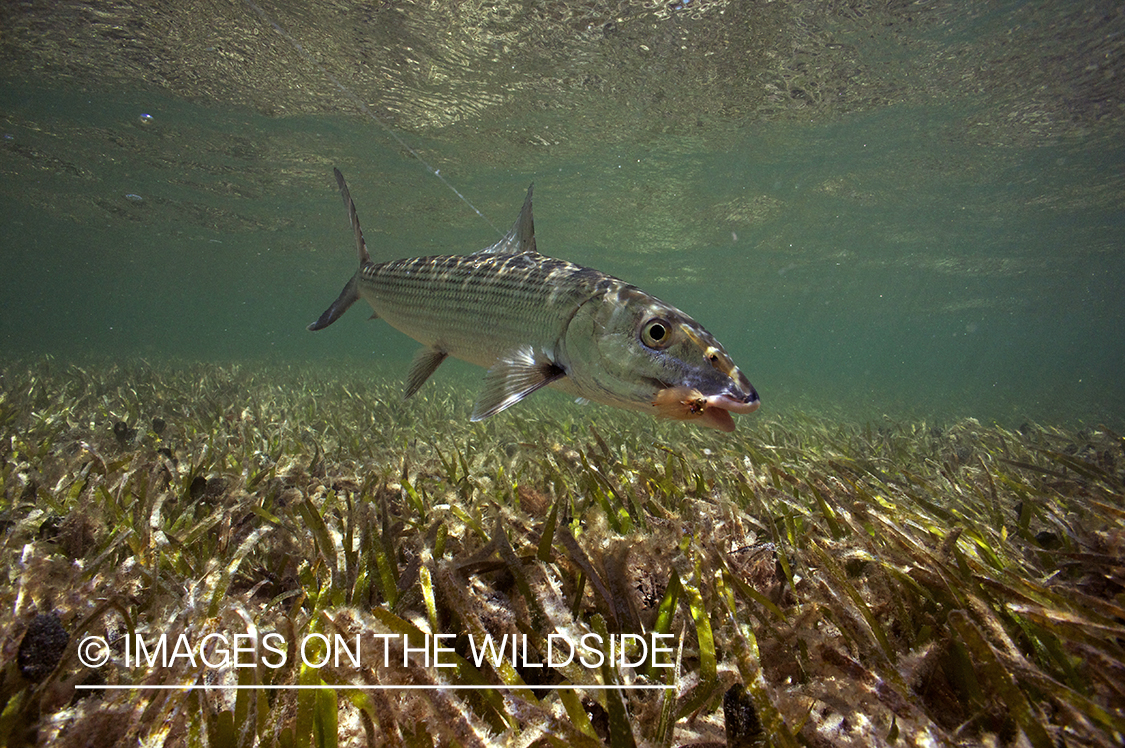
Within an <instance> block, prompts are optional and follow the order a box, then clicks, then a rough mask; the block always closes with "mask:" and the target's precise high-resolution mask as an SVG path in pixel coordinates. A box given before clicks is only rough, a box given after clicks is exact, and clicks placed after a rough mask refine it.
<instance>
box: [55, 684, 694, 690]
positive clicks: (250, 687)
mask: <svg viewBox="0 0 1125 748" xmlns="http://www.w3.org/2000/svg"><path fill="white" fill-rule="evenodd" d="M316 688H328V689H331V690H333V691H446V690H450V691H534V690H540V691H544V690H548V689H555V690H564V689H565V690H569V691H609V690H614V689H620V690H622V691H667V690H670V689H674V688H675V686H636V685H634V686H604V685H593V686H582V685H575V684H573V683H568V684H565V685H558V686H465V685H456V686H440V685H439V686H425V685H402V686H382V685H379V686H368V685H362V686H358V685H357V686H349V685H331V684H327V683H326V684H324V685H321V686H309V685H304V686H302V685H292V686H272V685H259V686H254V685H233V686H222V685H202V686H200V685H190V686H175V685H167V684H162V685H151V686H145V685H135V686H121V685H113V686H109V685H107V686H95V685H86V684H80V685H76V686H75V689H78V690H83V691H97V690H103V691H227V690H230V691H241V690H260V691H301V690H305V689H316Z"/></svg>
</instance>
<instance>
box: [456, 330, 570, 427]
mask: <svg viewBox="0 0 1125 748" xmlns="http://www.w3.org/2000/svg"><path fill="white" fill-rule="evenodd" d="M565 376H566V371H565V370H564V369H563V368H562V367H561V366H559V365H558V364H556V363H555V362H554V361H551V360H550V359H549V358H547V357H546V356H543V355H542V354H539V355H536V352H535V351H533V350H532V349H531V348H519V349H517V350H515V351H512V352H511V353H509V354H508V355H506V356H502V357H501V358H500V359H499V360H498V361H497V362H496V363H495V364H493V366H492V368H491V369H489V370H488V373H487V374H485V375H484V390H483V391H482V392H481V393H480V397H479V398H477V402H476V404H475V405H474V406H473V414H472V415H471V416H470V417H469V420H471V421H483V420H484V419H485V418H488V417H489V416H494V415H496V414H497V413H499V412H500V411H502V410H504V409H505V408H510V407H511V406H513V405H515V404H516V403H518V402H519V401H520V400H523V399H524V398H526V397H527V396H528V395H530V394H531V393H533V392H535V391H536V390H538V389H540V388H542V387H546V386H547V385H549V384H550V383H551V382H554V381H556V380H558V379H562V378H563V377H565Z"/></svg>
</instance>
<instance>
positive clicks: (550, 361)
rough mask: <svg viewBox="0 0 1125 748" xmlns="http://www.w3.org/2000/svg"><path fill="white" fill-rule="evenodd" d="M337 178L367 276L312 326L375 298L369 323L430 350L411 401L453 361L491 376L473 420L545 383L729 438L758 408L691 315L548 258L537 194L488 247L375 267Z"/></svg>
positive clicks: (421, 359) (420, 363) (415, 373)
mask: <svg viewBox="0 0 1125 748" xmlns="http://www.w3.org/2000/svg"><path fill="white" fill-rule="evenodd" d="M335 174H336V181H337V183H338V184H339V186H340V193H341V195H342V196H343V198H344V204H345V205H346V206H347V209H348V216H349V218H350V219H351V223H352V229H353V231H354V234H355V240H356V251H357V254H358V257H359V264H360V267H359V270H358V271H357V272H356V274H355V275H354V276H353V277H352V278H351V280H349V281H348V284H347V285H346V286H344V290H343V291H342V292H341V293H340V296H339V297H338V298H337V299H336V301H335V302H333V304H332V305H331V306H330V307H329V308H328V309H327V310H325V312H324V313H323V314H322V315H321V316H320V318H319V319H318V320H317V321H316V322H314V323H313V324H311V325H309V329H310V330H321V329H323V328H325V327H327V326H328V325H330V324H332V323H333V322H334V321H336V320H337V319H338V318H339V317H340V315H342V314H343V313H344V312H345V311H347V309H348V308H349V307H350V306H351V305H352V304H353V303H355V302H356V301H358V300H359V299H363V300H365V301H367V303H368V304H370V305H371V308H372V309H373V310H374V315H373V316H375V317H379V318H382V319H384V320H386V321H387V322H388V323H389V324H390V325H391V326H392V327H394V328H395V329H397V330H400V331H401V332H403V333H405V334H407V335H409V336H410V337H411V338H413V339H415V340H417V341H418V342H419V343H421V344H422V348H420V349H419V351H418V353H417V355H415V357H414V361H413V362H412V364H411V367H410V371H409V373H408V375H407V381H406V392H405V395H406V397H410V396H411V395H413V394H414V393H415V392H417V391H418V388H419V387H421V386H422V384H423V383H424V382H425V381H426V379H427V378H429V376H430V375H431V374H432V373H433V372H434V370H435V369H437V367H438V366H439V365H440V364H441V362H442V361H444V360H445V358H446V357H448V356H453V357H454V358H459V359H462V360H464V361H468V362H470V363H473V364H477V365H479V366H483V367H485V368H486V369H487V370H488V372H487V373H486V374H485V384H484V390H483V391H482V393H481V395H480V397H479V398H478V399H477V402H476V404H475V406H474V408H473V413H472V420H474V421H479V420H481V419H484V418H487V417H488V416H491V415H494V414H496V413H499V412H500V411H502V410H504V409H505V408H508V407H509V406H511V405H514V404H515V403H517V402H519V401H520V400H523V399H524V398H526V397H527V396H529V395H530V394H532V393H533V392H535V391H536V390H538V389H540V388H541V387H545V386H551V387H554V388H556V389H560V390H562V391H564V392H567V393H569V394H571V395H573V396H575V397H579V398H584V399H586V400H592V401H594V402H598V403H602V404H605V405H611V406H614V407H619V408H627V409H630V410H639V411H644V412H649V413H652V414H654V415H657V416H662V417H668V418H676V419H679V420H693V421H696V422H697V423H699V424H701V425H705V426H710V427H713V428H718V429H721V430H723V431H733V430H734V420H733V419H732V418H731V416H730V413H732V412H734V413H750V412H752V411H754V410H756V409H757V408H758V405H759V399H758V394H757V392H755V391H754V388H753V387H752V386H751V385H750V382H749V381H747V379H746V377H745V376H744V375H743V374H742V372H741V371H739V369H738V367H737V366H735V365H734V362H733V361H731V359H730V356H728V355H727V353H726V351H725V350H724V349H723V347H722V346H721V345H720V344H719V343H718V341H716V340H715V339H714V338H713V337H712V336H711V334H710V333H708V332H707V331H706V330H705V329H703V327H702V326H700V325H699V324H698V323H697V322H695V320H693V319H692V318H691V317H689V316H687V315H686V314H684V313H683V312H681V311H679V310H678V309H676V308H675V307H673V306H670V305H668V304H665V303H664V302H662V301H660V300H659V299H657V298H655V297H653V296H651V295H650V294H647V293H645V292H644V291H642V290H641V289H639V288H637V287H636V286H633V285H631V284H628V283H625V282H624V281H622V280H619V279H617V278H614V277H613V276H610V275H606V274H605V273H601V272H599V271H597V270H593V269H591V268H586V267H582V266H579V265H575V264H574V263H571V262H566V261H564V260H558V259H554V258H551V257H546V256H544V255H542V254H540V253H539V252H538V251H537V249H536V247H535V229H534V222H533V219H532V213H531V193H532V191H531V189H530V188H529V189H528V192H527V199H526V200H525V201H524V205H523V209H522V210H521V211H520V215H519V218H518V219H517V220H516V222H515V224H514V225H513V226H512V229H511V230H510V231H509V232H508V233H507V235H505V236H504V238H503V239H501V240H500V241H499V242H497V243H496V244H494V245H492V246H491V247H487V248H485V249H482V250H480V251H479V252H474V253H473V254H467V255H442V256H434V257H412V258H407V259H401V260H391V261H389V262H382V263H375V262H373V261H372V260H371V257H370V255H369V254H368V252H367V247H366V244H365V242H364V240H363V232H362V230H361V229H360V225H359V219H358V217H357V216H356V211H355V204H354V202H353V201H352V199H351V195H350V193H349V191H348V187H347V184H346V183H345V181H344V177H343V175H342V174H341V173H340V171H339V170H338V169H337V170H335Z"/></svg>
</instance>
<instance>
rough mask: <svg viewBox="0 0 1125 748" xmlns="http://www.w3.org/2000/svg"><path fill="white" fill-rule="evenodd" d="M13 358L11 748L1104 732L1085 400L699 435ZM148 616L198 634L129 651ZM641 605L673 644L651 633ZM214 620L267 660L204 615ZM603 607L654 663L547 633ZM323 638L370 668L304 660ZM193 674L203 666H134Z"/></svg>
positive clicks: (626, 647) (8, 600)
mask: <svg viewBox="0 0 1125 748" xmlns="http://www.w3.org/2000/svg"><path fill="white" fill-rule="evenodd" d="M0 381H2V384H3V389H2V390H0V428H2V429H3V433H2V434H0V502H2V503H0V532H2V533H3V542H2V545H0V552H2V553H3V563H2V570H0V601H2V602H3V608H2V611H0V621H2V625H0V631H2V632H3V633H2V634H0V647H2V648H3V649H2V651H3V652H4V657H5V667H4V675H3V684H2V686H0V743H2V744H4V745H32V744H41V745H61V746H69V745H80V744H86V743H87V742H88V741H94V742H96V743H97V744H99V745H107V746H110V745H125V744H130V745H133V744H136V743H137V742H138V741H141V742H144V743H145V744H146V745H189V746H203V745H223V746H226V745H254V744H258V745H277V746H290V745H307V744H310V743H312V744H315V745H434V744H438V745H461V746H468V745H482V746H483V745H520V746H528V745H538V746H547V745H588V746H596V745H610V746H627V745H640V746H645V745H654V746H656V745H658V746H669V745H683V744H689V743H693V742H694V743H699V742H704V743H710V744H715V745H719V744H723V742H724V740H727V741H733V742H731V744H736V745H757V744H763V745H764V744H770V745H798V744H804V745H816V746H821V745H833V746H846V745H855V746H860V745H882V744H899V743H901V744H904V745H910V744H920V743H928V744H934V745H946V746H953V745H957V746H962V745H1000V744H1020V743H1021V741H1026V742H1027V743H1028V744H1031V745H1048V744H1050V745H1059V744H1065V745H1068V746H1113V745H1119V744H1120V742H1121V740H1122V736H1125V717H1122V714H1123V713H1125V667H1123V666H1122V664H1121V663H1122V662H1125V626H1123V625H1122V621H1125V552H1123V549H1125V502H1123V501H1122V498H1123V485H1125V483H1123V478H1125V471H1123V466H1125V451H1123V450H1125V442H1123V440H1122V438H1121V436H1119V435H1117V434H1114V433H1112V432H1110V431H1109V430H1107V429H1104V428H1096V429H1092V428H1087V429H1083V430H1079V431H1073V430H1066V429H1062V428H1055V427H1047V426H1036V425H1030V424H1025V425H1024V426H1022V427H1021V428H1020V429H1018V430H1015V431H1012V430H1008V429H1004V428H1001V427H999V426H995V425H993V426H986V425H983V424H980V423H977V422H976V421H973V420H972V419H967V420H963V421H959V422H956V423H952V424H949V425H945V426H941V427H939V426H937V425H933V424H924V423H894V422H890V421H884V422H881V423H878V424H848V423H838V422H829V421H824V420H818V419H815V418H810V417H805V416H800V417H784V418H781V417H778V418H761V419H757V420H755V421H753V422H752V423H748V424H747V428H745V429H744V430H743V431H742V432H741V433H740V434H735V435H720V434H714V433H709V432H703V431H698V430H693V429H690V428H685V427H684V425H683V424H677V423H662V422H657V421H653V420H649V419H645V418H643V417H640V416H633V415H631V414H627V413H625V414H623V413H617V412H608V411H603V410H600V409H588V410H582V411H579V410H576V409H574V408H568V409H567V410H558V411H556V410H555V408H554V406H553V405H552V404H551V403H550V402H541V403H534V402H533V403H525V404H523V405H521V407H520V409H518V410H517V411H515V412H512V413H510V414H503V415H502V416H500V417H498V418H495V419H491V420H490V421H487V422H484V423H477V424H474V423H471V422H469V421H468V405H467V400H466V398H463V397H460V396H459V393H456V392H454V391H451V390H449V389H446V390H443V389H441V388H440V387H439V386H435V387H434V388H433V389H432V390H431V392H430V396H429V397H418V398H415V399H414V400H411V401H409V402H407V403H403V402H402V401H401V399H400V396H399V385H398V382H397V380H394V379H388V380H378V379H375V380H372V379H371V377H370V374H369V372H366V371H358V370H357V371H343V372H335V373H333V374H332V375H331V376H329V375H325V374H324V373H323V372H319V371H315V370H301V369H297V368H293V367H286V368H283V367H274V368H262V367H253V368H250V367H239V366H233V365H231V366H222V367H216V366H204V365H184V366H172V365H165V366H154V365H150V364H146V363H140V362H138V363H135V364H127V365H119V364H107V365H91V366H85V367H81V368H80V367H77V366H73V365H61V364H59V363H57V362H56V361H54V360H50V359H48V360H45V361H40V362H37V363H33V364H30V365H29V364H18V363H11V364H8V365H7V366H6V367H5V368H4V369H3V371H2V372H0ZM591 414H593V415H591ZM592 417H597V418H599V419H604V418H613V419H615V421H614V424H615V426H614V428H612V429H611V428H608V427H606V425H605V422H604V421H600V422H599V426H598V427H597V428H596V429H595V428H594V427H593V426H592V425H590V424H589V423H588V421H587V419H590V418H592ZM117 424H125V425H124V426H117V427H116V428H115V425H117ZM43 616H53V618H51V619H50V620H53V621H55V622H56V623H57V624H58V626H60V627H61V628H60V629H59V631H61V632H64V633H65V634H66V635H67V636H68V639H67V640H64V639H63V638H62V637H61V636H58V635H57V633H58V632H56V635H54V636H53V637H52V638H51V641H58V642H64V641H65V642H66V643H65V645H64V648H63V649H62V650H61V656H60V658H59V659H58V660H57V665H51V666H48V665H46V664H44V665H43V666H42V667H41V668H40V669H39V670H34V672H36V673H37V674H38V675H37V676H36V678H38V680H34V679H29V677H28V676H27V672H32V670H27V669H25V672H23V673H21V672H20V668H19V667H17V666H16V664H15V663H16V660H17V651H18V650H20V649H21V647H20V643H21V642H22V641H31V640H34V637H35V634H34V632H35V631H38V630H39V629H42V628H43V627H44V626H45V624H43V623H36V621H44V620H48V619H45V618H43ZM51 630H52V631H55V629H54V628H53V627H52V628H51ZM29 632H30V633H29ZM162 634H163V635H167V636H169V637H171V638H170V639H169V646H173V645H174V643H175V642H177V641H179V639H180V638H181V637H182V638H183V639H184V640H185V641H187V642H189V643H190V642H201V641H202V640H203V638H204V637H206V636H209V635H210V636H212V638H211V639H210V641H211V642H212V645H209V648H205V649H204V650H202V651H190V652H189V651H184V652H181V653H180V654H181V656H179V657H174V658H172V659H171V660H170V661H169V662H167V663H159V662H154V663H153V664H152V665H150V664H148V663H147V662H144V661H141V662H139V663H138V661H137V660H136V657H133V658H132V659H131V660H130V659H127V657H126V655H127V650H126V649H125V645H126V643H127V642H128V643H129V644H130V646H132V647H134V649H135V645H136V643H137V642H138V637H139V641H140V642H142V643H144V644H145V645H146V646H155V642H157V641H158V639H159V637H160V636H161V635H162ZM653 634H660V635H666V636H669V637H671V641H674V644H673V645H671V646H670V647H669V648H668V649H667V650H664V651H662V652H661V653H660V654H659V656H651V657H647V658H645V657H641V655H640V649H639V644H638V642H639V641H641V639H640V638H638V637H644V636H650V635H653ZM235 635H238V636H240V637H244V638H242V639H239V640H238V641H241V642H253V644H254V646H255V647H257V650H256V654H255V655H254V656H255V658H256V659H255V660H254V663H255V666H254V667H234V666H233V665H234V663H233V662H231V661H224V660H223V659H222V657H221V656H220V654H221V652H220V650H219V649H218V648H216V647H215V646H213V645H214V644H215V643H217V642H223V641H233V637H234V636H235ZM438 635H440V637H441V638H440V639H438V638H435V637H436V636H438ZM611 635H612V636H617V637H619V638H618V639H616V640H614V641H617V642H620V643H622V644H623V647H622V649H623V652H618V655H622V654H623V655H624V657H625V658H626V660H627V661H628V662H630V663H634V662H637V663H640V664H636V665H632V664H630V665H628V666H623V665H620V663H615V664H614V665H613V666H611V665H610V663H609V661H608V658H606V657H604V656H603V657H602V660H601V661H598V662H596V663H595V661H594V659H593V658H594V651H593V649H591V650H589V651H587V650H579V651H578V653H577V654H586V655H587V656H588V657H587V662H588V663H589V664H588V665H587V662H583V661H581V660H579V659H578V658H577V657H575V658H573V659H572V660H571V661H569V662H565V663H563V662H562V661H561V659H560V658H558V657H557V652H556V656H555V657H554V658H553V659H552V660H551V661H548V660H547V657H548V649H547V646H548V645H549V644H554V645H555V646H561V645H562V643H564V642H570V643H581V642H583V641H584V640H583V637H594V638H592V639H587V640H585V641H598V642H603V643H604V642H606V641H608V640H609V637H610V636H611ZM89 636H102V637H105V639H106V641H107V644H108V649H107V650H106V654H107V656H108V661H107V662H106V663H105V664H104V665H101V666H99V667H96V668H90V667H86V666H83V665H82V663H81V660H80V657H79V655H80V652H79V650H78V646H79V643H80V642H81V641H83V640H84V639H85V638H87V637H89ZM630 636H632V637H634V638H629V637H630ZM223 637H227V639H223ZM337 637H339V639H337ZM489 637H490V638H491V639H492V640H493V641H494V642H500V641H504V642H508V644H507V645H505V646H507V647H508V648H507V649H505V648H504V646H501V647H499V648H498V650H497V651H498V652H499V654H496V653H495V652H494V653H493V654H492V655H488V654H487V653H485V654H482V649H481V646H482V644H483V643H484V640H485V639H486V638H489ZM505 637H506V638H505ZM622 637H623V638H622ZM337 641H342V642H344V643H348V644H349V645H350V644H351V643H352V642H355V643H356V644H355V651H354V652H353V653H352V654H354V655H355V656H356V658H357V659H358V664H357V661H356V660H352V659H349V657H348V656H344V657H342V658H341V659H339V660H337V659H334V658H328V660H327V661H325V662H323V663H321V662H319V660H316V658H317V657H319V656H322V655H326V654H328V653H329V650H328V649H327V647H328V646H330V645H332V644H333V643H334V642H337ZM435 641H437V642H439V643H440V646H441V647H444V648H447V649H445V650H443V651H442V652H440V653H439V652H437V650H435V649H433V642H435ZM660 641H669V640H660ZM302 642H311V643H312V644H311V646H309V648H308V651H306V652H304V654H305V655H307V656H308V657H310V658H313V660H314V665H315V666H314V665H310V664H309V663H308V662H302V661H301V654H302V651H301V650H300V649H299V646H300V644H301V643H302ZM512 642H517V643H518V646H516V648H515V649H512V644H511V643H512ZM271 644H272V645H273V649H270V648H269V645H271ZM31 646H32V645H27V647H26V648H25V649H26V651H31V649H30V648H31ZM56 649H57V647H56ZM595 649H597V648H595ZM598 652H599V654H601V655H604V654H605V652H606V649H605V648H601V649H599V650H598ZM336 653H337V654H340V652H339V651H338V650H337V652H336ZM192 655H194V656H192ZM439 656H440V657H441V658H444V660H447V661H448V664H449V665H450V667H435V660H436V659H437V658H439ZM20 662H21V663H22V660H21V661H20ZM443 664H445V663H444V662H443ZM40 671H42V672H40ZM79 685H90V686H101V685H113V686H126V687H127V688H125V689H123V690H107V689H102V690H84V689H77V688H76V687H77V686H79ZM190 685H196V686H204V685H205V686H208V687H209V688H212V689H213V690H197V691H192V692H190V693H189V694H186V695H185V692H184V691H181V690H171V691H159V690H154V689H152V688H151V687H152V686H181V687H185V688H186V687H187V686H190ZM235 685H239V686H258V687H262V688H265V687H270V688H277V689H278V690H269V691H267V690H252V689H242V690H234V689H233V688H223V687H231V686H235ZM294 685H303V686H308V687H310V688H308V689H307V690H285V688H284V687H288V686H294ZM443 685H444V686H449V685H456V686H474V687H477V690H469V689H463V690H449V689H443V688H441V687H440V686H443ZM664 685H667V686H670V687H671V689H670V690H660V689H659V687H660V686H664ZM404 686H411V687H413V688H412V689H411V690H406V689H404V688H403V687H404ZM598 686H601V687H603V688H595V687H598ZM604 686H629V687H630V688H629V689H627V690H626V689H624V688H621V689H613V688H611V689H605V688H604ZM373 687H379V688H381V689H384V690H377V689H375V688H373ZM644 687H653V688H644ZM568 688H569V689H575V690H568ZM724 709H725V710H726V712H727V714H728V718H727V719H728V723H727V724H726V725H725V726H724V724H723V719H724V718H723V714H724ZM731 719H737V720H739V723H738V724H734V723H733V722H730V721H729V720H731ZM1021 736H1022V737H1021Z"/></svg>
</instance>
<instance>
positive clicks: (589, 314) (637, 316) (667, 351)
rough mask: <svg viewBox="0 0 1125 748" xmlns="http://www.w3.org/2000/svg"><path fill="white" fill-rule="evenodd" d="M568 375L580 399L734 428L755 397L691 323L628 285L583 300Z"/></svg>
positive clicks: (570, 336) (569, 340) (573, 327)
mask: <svg viewBox="0 0 1125 748" xmlns="http://www.w3.org/2000/svg"><path fill="white" fill-rule="evenodd" d="M564 348H565V352H566V358H567V366H566V370H567V378H568V379H570V385H571V388H572V389H575V390H577V391H578V392H579V394H580V395H581V396H583V397H586V398H588V399H590V400H594V401H596V402H601V403H604V404H607V405H614V406H617V407H624V408H631V409H633V410H641V411H647V412H650V413H653V414H655V415H657V416H660V417H663V418H673V419H676V420H683V421H695V422H696V423H698V424H699V425H702V426H708V427H710V428H716V429H719V430H721V431H733V430H734V419H732V418H731V415H730V414H731V413H752V412H753V411H755V410H757V409H758V406H759V405H760V404H761V403H760V400H759V399H758V393H757V392H756V391H755V390H754V387H753V386H752V385H751V384H750V382H749V380H748V379H747V378H746V375H744V374H743V373H742V371H741V370H739V368H738V367H737V366H736V365H735V363H734V361H732V360H731V357H730V356H729V355H728V354H727V352H726V350H725V349H724V348H723V346H722V345H721V344H720V343H719V341H717V340H715V338H714V337H713V336H712V335H711V333H709V332H707V330H705V329H704V328H703V326H702V325H700V324H699V323H698V322H696V321H695V320H694V319H692V318H691V317H689V316H688V315H686V314H684V313H683V312H681V311H680V310H679V309H676V308H675V307H673V306H671V305H669V304H665V303H664V302H662V301H660V300H659V299H657V298H655V297H653V296H650V295H649V294H647V293H645V292H644V291H641V290H640V289H638V288H636V287H634V286H630V285H627V284H620V285H619V286H617V287H616V288H611V289H606V290H605V292H604V293H601V294H599V295H595V296H594V297H593V298H591V299H589V300H588V301H587V302H586V303H584V304H583V305H582V306H581V307H580V308H579V309H578V311H577V312H576V313H575V315H574V317H573V318H572V319H571V322H570V324H569V325H568V327H567V331H566V335H565V339H564Z"/></svg>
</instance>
